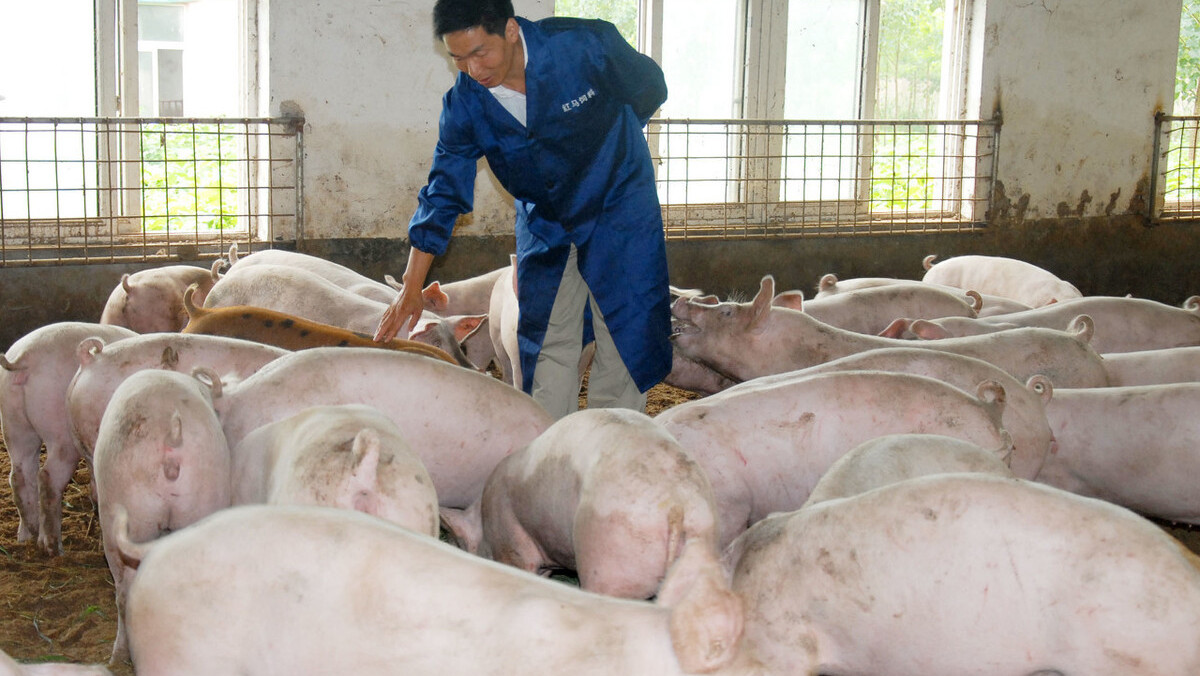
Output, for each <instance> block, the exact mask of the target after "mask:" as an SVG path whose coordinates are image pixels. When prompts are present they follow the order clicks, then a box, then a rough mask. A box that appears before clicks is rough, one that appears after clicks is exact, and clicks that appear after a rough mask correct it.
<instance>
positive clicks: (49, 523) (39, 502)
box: [0, 322, 137, 556]
mask: <svg viewBox="0 0 1200 676" xmlns="http://www.w3.org/2000/svg"><path fill="white" fill-rule="evenodd" d="M136 335H137V334H136V333H134V332H133V331H131V330H130V329H127V328H125V327H122V326H111V325H102V324H91V323H88V322H58V323H55V324H47V325H46V326H43V327H41V328H38V329H35V330H33V331H30V332H29V333H27V334H26V335H24V336H22V337H21V338H19V339H18V340H17V341H16V342H15V343H13V344H12V346H11V347H9V348H8V351H7V352H6V353H3V354H0V424H2V425H3V429H4V447H5V449H6V450H7V451H8V458H9V465H10V467H11V471H10V473H9V475H8V483H9V486H10V487H11V488H12V494H13V498H14V499H15V500H16V503H17V514H18V516H19V523H18V525H17V542H27V541H30V540H34V539H36V540H37V545H38V548H39V549H40V550H41V551H42V552H43V553H44V554H46V555H47V556H55V555H57V554H60V553H61V552H62V542H61V533H62V496H63V491H64V490H65V489H66V486H67V483H68V482H70V480H71V476H72V475H74V474H75V469H76V467H78V466H79V458H80V455H81V453H82V452H83V451H82V449H81V448H80V446H79V445H78V444H77V443H76V441H75V438H74V436H73V435H72V432H71V421H70V418H69V417H68V414H67V401H66V399H67V387H68V386H69V385H70V383H71V378H72V377H73V376H74V375H75V369H76V368H77V367H78V366H79V362H78V361H76V357H75V352H76V350H77V349H78V347H79V343H80V341H82V340H84V339H85V338H88V337H91V336H96V337H98V338H103V339H105V340H110V341H118V340H122V339H125V338H129V337H132V336H136ZM43 444H45V446H46V461H45V463H44V464H43V465H42V466H41V467H40V469H39V464H40V457H41V452H42V445H43Z"/></svg>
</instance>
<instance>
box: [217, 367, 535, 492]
mask: <svg viewBox="0 0 1200 676" xmlns="http://www.w3.org/2000/svg"><path fill="white" fill-rule="evenodd" d="M334 404H366V405H368V406H374V407H375V408H377V409H379V410H380V412H382V413H383V414H384V415H385V416H387V417H388V418H389V419H390V420H391V421H392V422H393V423H395V424H396V427H397V428H399V430H400V433H401V434H402V435H403V436H404V438H405V439H406V440H407V441H408V443H409V444H410V445H411V447H412V448H413V450H414V451H415V452H416V453H417V455H418V456H419V457H420V458H421V461H422V462H423V463H424V464H425V468H426V469H427V470H428V471H429V475H430V476H431V477H433V483H434V488H435V489H436V490H437V495H438V500H439V502H440V503H441V505H442V507H451V508H458V509H464V508H466V507H467V506H469V505H470V504H471V503H472V502H474V501H475V500H476V499H478V497H479V496H480V494H481V493H482V491H483V484H484V482H485V481H486V480H487V477H488V474H490V473H491V471H492V469H493V468H494V467H495V466H496V463H498V462H500V459H501V458H503V457H504V456H506V455H508V454H509V453H511V452H512V451H514V450H516V449H518V448H520V447H522V446H524V445H525V444H527V443H529V442H530V441H532V440H533V439H534V438H535V437H537V436H538V435H539V434H541V433H542V432H543V431H545V429H546V428H547V427H549V426H550V423H551V422H553V421H552V420H551V418H550V414H549V413H547V412H546V411H545V409H543V408H542V407H541V406H540V405H539V404H538V403H537V402H535V401H534V400H533V398H532V397H530V396H529V395H527V394H525V393H524V392H520V391H518V390H516V389H515V388H512V387H508V386H507V385H505V384H504V383H502V382H500V381H498V380H496V379H495V378H492V377H491V376H488V375H485V374H482V373H477V372H475V371H470V370H467V369H463V368H459V367H457V366H453V365H451V364H447V363H446V362H444V361H440V360H435V359H431V358H429V357H424V356H420V355H413V354H406V353H400V352H392V351H388V350H376V349H374V348H369V347H318V348H312V349H309V350H303V351H300V352H296V353H293V354H289V355H287V356H284V357H281V358H279V359H277V360H275V361H274V362H272V363H271V364H269V365H267V366H266V367H264V368H263V369H262V370H261V371H259V372H258V373H255V374H254V375H253V376H251V377H249V378H247V379H246V380H244V381H242V382H241V383H236V384H233V385H231V386H229V387H228V388H225V389H224V393H223V394H222V395H221V396H220V397H219V398H217V400H216V406H217V410H218V412H219V414H220V415H221V421H222V424H223V426H224V428H225V435H226V437H227V438H228V439H229V443H230V445H232V446H234V447H236V446H237V445H238V444H239V443H240V442H241V441H242V439H244V438H245V437H246V435H247V434H249V433H250V431H251V430H254V429H255V428H258V427H261V426H263V425H266V424H268V423H272V422H275V421H278V420H282V419H284V418H286V417H288V416H291V415H294V414H296V413H298V412H299V411H301V410H303V409H305V408H308V407H310V406H317V405H334Z"/></svg>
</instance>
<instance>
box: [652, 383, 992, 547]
mask: <svg viewBox="0 0 1200 676" xmlns="http://www.w3.org/2000/svg"><path fill="white" fill-rule="evenodd" d="M1003 409H1004V403H1003V390H1002V388H1000V387H999V386H998V385H995V384H994V383H985V384H983V385H981V391H980V394H979V395H978V396H976V395H970V394H967V393H966V392H963V391H962V390H960V389H958V388H956V387H953V386H951V385H947V384H946V383H943V382H941V381H938V380H934V379H932V378H926V377H924V376H914V375H909V374H903V373H886V372H882V371H846V372H842V373H824V374H819V375H813V376H805V377H798V378H795V379H792V380H784V381H778V382H772V383H768V384H762V385H760V384H756V383H753V382H751V383H743V384H741V385H738V386H736V387H731V388H729V389H728V390H725V391H724V392H721V393H720V394H715V395H713V396H711V397H706V398H704V399H699V400H697V401H691V402H687V403H685V404H680V405H678V406H675V407H674V408H670V409H667V410H666V411H663V412H662V413H660V414H659V415H658V416H657V417H656V418H655V420H656V421H657V422H658V423H659V424H660V425H662V426H663V427H664V428H665V429H666V430H667V431H668V432H670V433H671V435H672V436H673V437H675V439H677V440H678V441H679V443H680V445H681V446H683V447H684V448H685V449H687V450H688V452H689V453H690V454H691V455H692V457H693V458H695V459H696V462H698V463H699V464H700V466H701V467H702V468H703V469H704V471H705V472H706V473H707V474H708V479H709V482H710V483H711V484H712V487H713V493H714V495H715V496H716V501H717V515H718V517H719V518H720V521H721V526H720V537H719V538H718V540H717V542H718V544H719V546H721V547H724V546H726V545H728V544H729V542H730V541H732V540H733V539H734V538H735V537H737V535H738V534H739V533H741V532H742V531H743V530H745V529H746V528H747V527H748V526H749V525H750V524H752V523H754V522H756V521H758V520H760V519H762V518H764V517H766V516H767V515H768V514H770V513H771V512H781V511H790V510H793V509H799V508H800V506H801V505H803V504H804V501H805V500H807V499H808V495H809V493H810V492H811V491H812V488H813V486H815V485H816V483H817V480H818V479H820V478H821V476H822V475H823V474H824V473H825V471H826V470H827V469H829V466H830V465H832V464H833V462H834V461H836V460H837V459H838V458H840V457H841V456H843V455H845V454H846V453H847V452H849V451H850V449H852V448H854V447H855V446H857V445H859V444H861V443H862V442H864V441H866V440H868V439H872V438H875V437H879V436H883V435H885V434H902V433H912V434H945V435H948V436H953V437H956V438H959V439H963V440H966V441H970V442H972V443H974V444H976V445H979V446H982V447H984V448H987V449H991V450H993V451H995V452H996V453H997V454H998V456H999V457H1002V458H1007V456H1008V455H1009V454H1010V453H1011V452H1012V447H1011V441H1010V440H1009V438H1008V435H1007V433H1001V431H1000V430H999V425H1000V419H1001V414H1002V412H1003Z"/></svg>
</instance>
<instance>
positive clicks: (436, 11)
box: [433, 0, 516, 40]
mask: <svg viewBox="0 0 1200 676" xmlns="http://www.w3.org/2000/svg"><path fill="white" fill-rule="evenodd" d="M515 15H516V13H515V12H513V4H512V0H437V2H436V3H435V4H434V5H433V34H434V36H435V37H436V38H438V39H439V40H440V39H441V38H442V37H444V36H445V35H446V34H447V33H454V32H456V31H462V30H467V29H468V28H474V27H476V26H479V27H482V28H483V30H485V31H487V32H488V33H491V34H492V35H504V29H505V26H506V25H507V24H508V20H509V19H511V18H513V17H514V16H515Z"/></svg>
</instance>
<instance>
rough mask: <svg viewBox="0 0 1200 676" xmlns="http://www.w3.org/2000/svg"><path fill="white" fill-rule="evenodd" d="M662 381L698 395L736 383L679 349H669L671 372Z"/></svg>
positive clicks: (710, 392) (711, 392)
mask: <svg viewBox="0 0 1200 676" xmlns="http://www.w3.org/2000/svg"><path fill="white" fill-rule="evenodd" d="M663 382H664V383H666V384H667V385H670V386H671V387H678V388H679V389H682V390H688V391H690V392H695V393H697V394H700V395H709V394H716V393H717V392H720V391H721V390H725V389H729V388H730V387H733V386H734V385H736V384H737V381H736V380H734V379H732V378H730V377H728V376H725V375H723V374H720V373H717V372H716V371H714V370H713V369H711V368H709V367H707V366H705V365H704V364H701V363H700V362H698V361H695V360H693V359H688V358H687V357H685V356H683V355H682V354H680V353H679V350H672V351H671V372H670V373H668V374H667V376H666V377H665V378H663Z"/></svg>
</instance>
